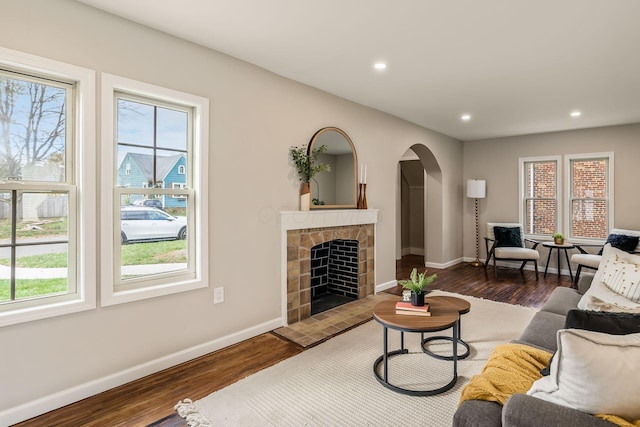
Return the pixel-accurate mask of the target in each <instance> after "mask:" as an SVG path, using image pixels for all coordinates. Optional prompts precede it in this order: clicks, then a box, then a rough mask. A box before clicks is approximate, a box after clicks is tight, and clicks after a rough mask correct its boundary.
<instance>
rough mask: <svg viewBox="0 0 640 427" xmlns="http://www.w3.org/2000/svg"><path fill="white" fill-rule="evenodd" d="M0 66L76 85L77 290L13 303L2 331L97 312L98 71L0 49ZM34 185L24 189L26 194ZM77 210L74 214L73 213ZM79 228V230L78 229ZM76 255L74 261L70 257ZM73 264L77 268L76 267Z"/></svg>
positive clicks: (72, 229) (73, 205) (73, 199)
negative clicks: (96, 84) (7, 327)
mask: <svg viewBox="0 0 640 427" xmlns="http://www.w3.org/2000/svg"><path fill="white" fill-rule="evenodd" d="M0 66H2V67H6V68H7V69H10V70H16V71H23V72H25V73H27V74H33V75H35V76H39V77H45V78H51V79H55V80H62V81H69V82H74V83H75V90H74V92H75V99H74V100H73V101H74V107H73V109H72V111H73V113H72V114H73V135H74V142H73V148H72V150H69V151H68V153H69V154H70V155H71V158H70V159H69V160H68V161H69V162H71V164H73V165H74V168H73V179H72V182H73V185H71V186H69V185H68V184H64V185H63V186H61V187H65V188H71V191H70V192H69V209H70V214H69V218H70V219H71V218H73V217H74V216H75V218H77V220H76V221H75V224H72V222H74V221H69V242H70V245H69V247H70V248H71V247H72V241H73V242H75V250H74V251H69V266H68V272H69V280H70V281H74V282H75V292H74V293H68V294H65V295H63V296H61V297H60V298H58V297H46V298H41V299H37V300H30V301H29V302H28V303H27V304H22V303H21V302H16V303H9V305H8V307H12V308H7V309H5V310H2V311H0V327H2V326H7V325H13V324H18V323H24V322H30V321H34V320H40V319H46V318H50V317H55V316H62V315H66V314H70V313H77V312H80V311H85V310H91V309H95V308H96V287H95V281H96V271H97V269H96V257H97V252H96V246H95V245H96V244H95V242H96V229H97V223H96V220H95V219H96V197H95V188H96V178H95V177H96V173H95V161H96V157H95V148H94V147H95V71H93V70H89V69H86V68H82V67H78V66H75V65H71V64H65V63H63V62H58V61H54V60H51V59H47V58H42V57H39V56H35V55H30V54H26V53H22V52H18V51H14V50H10V49H5V48H1V47H0ZM29 188H31V187H27V186H25V190H28V189H29ZM71 211H73V212H71ZM74 225H75V226H74ZM73 253H75V255H76V256H75V258H72V256H73ZM74 266H75V268H74Z"/></svg>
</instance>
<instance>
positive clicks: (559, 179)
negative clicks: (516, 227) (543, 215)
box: [518, 156, 564, 239]
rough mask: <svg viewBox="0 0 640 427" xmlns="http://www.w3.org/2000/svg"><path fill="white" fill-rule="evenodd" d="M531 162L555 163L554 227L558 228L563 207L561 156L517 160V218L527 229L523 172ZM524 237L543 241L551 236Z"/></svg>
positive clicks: (530, 235) (528, 234)
mask: <svg viewBox="0 0 640 427" xmlns="http://www.w3.org/2000/svg"><path fill="white" fill-rule="evenodd" d="M533 162H556V226H557V227H560V225H561V224H562V212H563V211H564V210H563V209H564V206H563V203H562V201H563V198H562V188H563V186H562V184H561V182H562V179H563V178H562V156H540V157H521V158H520V159H518V187H519V193H518V200H519V203H518V205H519V209H518V218H520V222H521V223H522V225H523V227H524V229H525V230H526V229H527V228H526V226H525V224H526V222H527V218H525V215H526V209H525V199H526V195H525V191H526V188H525V187H526V180H525V178H524V172H525V169H524V168H525V164H526V163H533ZM557 231H559V230H557ZM526 236H527V237H530V238H533V239H545V238H549V237H550V236H551V235H550V234H531V233H526Z"/></svg>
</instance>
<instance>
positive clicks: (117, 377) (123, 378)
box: [0, 318, 282, 425]
mask: <svg viewBox="0 0 640 427" xmlns="http://www.w3.org/2000/svg"><path fill="white" fill-rule="evenodd" d="M281 324H282V319H279V318H276V319H272V320H269V321H267V322H264V323H261V324H259V325H256V326H252V327H250V328H247V329H244V330H242V331H238V332H235V333H233V334H230V335H226V336H224V337H220V338H216V339H214V340H211V341H208V342H205V343H202V344H199V345H196V346H193V347H189V348H186V349H184V350H180V351H177V352H175V353H171V354H168V355H166V356H162V357H159V358H157V359H154V360H150V361H148V362H145V363H141V364H139V365H137V366H133V367H131V368H128V369H125V370H122V371H120V372H116V373H114V374H111V375H107V376H105V377H102V378H98V379H95V380H92V381H89V382H87V383H84V384H80V385H77V386H74V387H71V388H68V389H66V390H62V391H60V392H57V393H54V394H50V395H48V396H45V397H43V398H40V399H36V400H32V401H30V402H26V403H23V404H22V405H19V406H15V407H13V408H9V409H7V410H4V411H2V412H0V425H12V424H16V423H19V422H21V421H24V420H27V419H29V418H33V417H36V416H38V415H41V414H44V413H46V412H49V411H52V410H54V409H58V408H61V407H63V406H66V405H69V404H71V403H74V402H77V401H79V400H82V399H85V398H87V397H91V396H94V395H96V394H98V393H102V392H103V391H106V390H110V389H112V388H114V387H118V386H121V385H123V384H127V383H129V382H131V381H135V380H137V379H140V378H143V377H145V376H147V375H150V374H153V373H156V372H160V371H162V370H163V369H167V368H171V367H173V366H176V365H179V364H181V363H184V362H188V361H190V360H193V359H196V358H198V357H201V356H204V355H206V354H209V353H212V352H214V351H217V350H220V349H222V348H226V347H229V346H231V345H233V344H237V343H239V342H242V341H245V340H247V339H249V338H253V337H255V336H258V335H260V334H263V333H266V332H269V331H272V330H273V329H276V328H278V327H279V326H280V325H281Z"/></svg>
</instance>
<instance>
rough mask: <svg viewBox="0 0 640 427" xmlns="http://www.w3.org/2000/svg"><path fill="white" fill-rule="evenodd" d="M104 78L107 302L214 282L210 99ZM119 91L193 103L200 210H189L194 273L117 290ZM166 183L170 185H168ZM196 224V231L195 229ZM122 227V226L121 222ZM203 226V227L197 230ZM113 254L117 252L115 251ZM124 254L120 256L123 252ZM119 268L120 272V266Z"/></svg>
mask: <svg viewBox="0 0 640 427" xmlns="http://www.w3.org/2000/svg"><path fill="white" fill-rule="evenodd" d="M101 77H102V150H101V154H102V165H103V166H102V171H101V176H102V199H101V200H102V215H101V220H102V234H101V242H102V245H101V249H102V253H103V255H104V256H103V258H102V259H103V260H104V262H103V264H102V268H101V270H102V275H101V294H100V295H101V305H102V306H110V305H115V304H121V303H127V302H131V301H139V300H143V299H148V298H155V297H159V296H163V295H170V294H175V293H178V292H186V291H190V290H194V289H200V288H206V287H208V286H209V270H208V264H209V263H208V258H209V254H208V247H209V244H208V235H209V231H208V222H207V219H208V217H209V215H208V179H209V178H208V167H207V162H208V158H209V156H208V139H209V100H208V99H206V98H203V97H200V96H196V95H191V94H187V93H183V92H179V91H176V90H172V89H167V88H163V87H160V86H155V85H152V84H148V83H143V82H139V81H136V80H131V79H127V78H125V77H120V76H115V75H112V74H106V73H103V74H102V75H101ZM116 92H124V93H131V94H132V95H136V96H142V97H147V98H150V99H157V100H159V101H164V102H168V103H173V104H178V105H184V106H188V107H191V108H193V145H192V148H191V149H192V153H193V154H192V156H191V158H192V159H193V160H192V163H193V165H192V171H193V172H192V174H193V177H192V180H193V187H192V189H193V192H194V193H195V198H194V209H193V212H188V215H189V219H188V221H189V224H194V225H195V227H187V230H188V233H189V236H188V241H191V242H193V244H194V246H193V247H194V249H195V250H194V254H193V265H194V271H193V272H192V274H191V277H189V278H186V277H182V276H176V279H175V280H172V281H167V280H166V277H162V276H161V275H158V278H154V277H150V278H149V280H148V281H147V283H146V286H144V287H136V288H133V289H123V290H116V289H115V286H114V284H115V283H116V282H117V281H118V280H119V277H120V271H119V267H120V264H119V262H118V263H116V262H114V258H116V257H115V256H113V254H114V253H116V251H117V252H118V253H119V247H116V244H117V245H119V244H120V242H119V240H118V242H116V241H115V240H116V239H115V237H114V235H115V233H114V230H115V225H114V221H115V219H116V218H117V220H118V221H119V209H120V206H119V205H118V206H116V204H115V203H114V188H115V178H116V176H115V174H116V168H115V159H116V158H117V157H116V156H117V154H116V150H117V142H116V141H115V138H114V131H115V103H114V94H115V93H116ZM163 187H164V185H163ZM194 228H195V230H194ZM118 230H119V225H118ZM196 230H197V232H196ZM109 254H111V255H109ZM117 258H118V259H119V257H117ZM116 269H118V271H116Z"/></svg>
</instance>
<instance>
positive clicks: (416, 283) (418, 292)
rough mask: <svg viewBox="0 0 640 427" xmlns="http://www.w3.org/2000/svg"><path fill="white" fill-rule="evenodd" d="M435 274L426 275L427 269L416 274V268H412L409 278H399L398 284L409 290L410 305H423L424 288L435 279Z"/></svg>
mask: <svg viewBox="0 0 640 427" xmlns="http://www.w3.org/2000/svg"><path fill="white" fill-rule="evenodd" d="M436 277H438V276H436V275H435V274H432V275H431V276H428V277H427V270H425V271H424V273H420V274H418V269H417V268H414V269H413V270H412V271H411V275H410V276H409V280H399V281H398V284H399V285H400V286H402V287H403V288H405V289H409V290H410V291H411V305H416V306H423V305H424V294H425V290H424V288H426V287H427V285H429V284H430V283H431V282H433V281H434V280H435V279H436Z"/></svg>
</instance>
